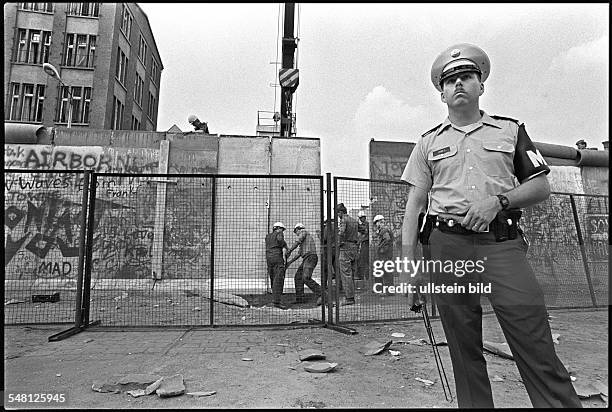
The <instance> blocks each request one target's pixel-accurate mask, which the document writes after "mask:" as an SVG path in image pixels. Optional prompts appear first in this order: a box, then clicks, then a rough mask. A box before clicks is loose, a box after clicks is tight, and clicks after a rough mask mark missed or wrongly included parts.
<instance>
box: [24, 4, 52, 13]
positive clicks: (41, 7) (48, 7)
mask: <svg viewBox="0 0 612 412" xmlns="http://www.w3.org/2000/svg"><path fill="white" fill-rule="evenodd" d="M19 9H21V10H29V11H45V12H48V13H52V12H53V3H19Z"/></svg>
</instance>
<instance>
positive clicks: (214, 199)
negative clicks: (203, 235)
mask: <svg viewBox="0 0 612 412" xmlns="http://www.w3.org/2000/svg"><path fill="white" fill-rule="evenodd" d="M211 197H212V199H211V206H210V209H211V211H210V216H211V217H210V221H211V225H210V326H214V324H215V314H214V310H215V301H214V300H213V298H214V293H215V225H216V222H215V210H216V203H217V178H216V177H214V176H213V177H212V196H211Z"/></svg>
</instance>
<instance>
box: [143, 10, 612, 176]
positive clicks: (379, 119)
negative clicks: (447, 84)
mask: <svg viewBox="0 0 612 412" xmlns="http://www.w3.org/2000/svg"><path fill="white" fill-rule="evenodd" d="M139 5H140V7H141V8H142V10H143V11H144V12H145V13H146V14H147V16H148V18H149V22H150V24H151V28H152V31H153V34H154V36H155V41H156V44H157V48H158V50H159V53H160V56H161V59H162V62H163V65H164V69H163V71H162V79H161V88H160V98H159V113H158V122H157V129H158V130H159V131H165V130H168V129H169V128H170V127H171V126H172V125H174V124H176V125H177V126H178V127H179V128H180V129H181V130H183V131H191V130H193V127H192V126H191V125H190V124H189V123H188V121H187V117H188V116H189V115H190V114H195V115H196V116H198V118H199V119H200V120H202V121H205V122H207V123H208V128H209V130H210V132H211V133H215V134H217V133H219V134H236V135H251V136H254V135H255V129H256V126H257V112H258V111H270V112H273V111H279V110H280V97H279V94H280V88H277V87H273V86H272V85H274V84H277V83H278V68H280V67H281V66H280V65H278V66H276V65H275V64H274V62H279V63H280V61H281V38H282V36H283V20H282V19H283V12H284V5H283V4H282V3H242V4H238V3H234V4H232V3H223V4H213V3H139ZM295 19H296V28H295V36H296V37H298V38H299V41H298V48H297V53H296V66H295V67H296V68H298V69H299V71H300V83H299V87H298V89H297V91H296V93H295V94H294V105H293V112H294V113H295V115H296V127H297V135H298V136H299V137H316V138H319V139H320V141H321V172H322V173H326V172H331V173H333V174H334V175H337V176H352V177H363V178H367V177H369V166H368V145H369V142H370V140H371V139H375V140H377V141H400V142H401V141H404V142H416V141H417V140H418V139H419V138H420V135H421V134H422V133H424V132H425V131H427V130H429V129H430V128H432V127H433V126H435V125H437V124H439V123H440V122H442V121H443V120H444V118H445V117H446V116H447V114H448V113H447V109H446V106H445V105H444V104H443V103H442V102H441V101H440V95H439V92H438V91H437V90H436V89H435V88H434V86H433V84H432V83H431V80H430V70H431V65H432V63H433V61H434V60H435V58H436V57H437V55H438V54H439V53H440V52H442V51H443V50H445V49H446V48H448V47H450V46H451V45H454V44H457V43H472V44H475V45H478V46H479V47H481V48H482V49H483V50H484V51H485V52H486V53H487V55H488V56H489V59H490V61H491V74H490V76H489V78H488V79H487V80H486V82H485V93H484V94H483V95H482V96H481V98H480V108H481V109H482V110H484V111H485V112H487V113H488V114H496V115H501V116H507V117H512V118H515V119H518V120H520V121H522V122H524V123H525V126H526V129H527V132H528V133H529V135H530V136H531V139H532V140H534V141H538V142H545V143H555V144H562V145H567V146H572V147H575V146H574V144H575V142H576V141H577V140H578V139H585V140H586V141H587V143H588V145H589V147H597V148H598V149H599V150H602V149H603V145H602V142H603V141H605V140H608V128H609V123H608V122H609V119H608V111H609V100H608V97H609V51H608V49H609V24H610V21H609V5H608V4H606V3H580V4H567V3H560V4H555V3H542V4H529V3H517V4H512V3H507V4H493V3H490V4H485V3H474V4H469V3H446V4H444V3H436V4H430V3H427V4H418V3H414V4H402V3H385V4H378V3H377V4H374V3H372V4H368V3H336V4H327V3H296V16H295Z"/></svg>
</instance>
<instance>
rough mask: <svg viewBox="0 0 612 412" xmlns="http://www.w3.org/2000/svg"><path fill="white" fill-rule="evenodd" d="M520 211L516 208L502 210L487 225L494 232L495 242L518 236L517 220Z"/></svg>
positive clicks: (519, 216)
mask: <svg viewBox="0 0 612 412" xmlns="http://www.w3.org/2000/svg"><path fill="white" fill-rule="evenodd" d="M521 215H522V212H521V211H520V210H518V209H509V210H502V211H500V212H499V213H497V216H495V219H493V221H492V222H491V224H490V225H489V226H490V228H491V230H492V231H493V233H494V234H495V241H496V242H504V241H506V240H513V239H516V238H517V236H518V221H519V219H520V218H521Z"/></svg>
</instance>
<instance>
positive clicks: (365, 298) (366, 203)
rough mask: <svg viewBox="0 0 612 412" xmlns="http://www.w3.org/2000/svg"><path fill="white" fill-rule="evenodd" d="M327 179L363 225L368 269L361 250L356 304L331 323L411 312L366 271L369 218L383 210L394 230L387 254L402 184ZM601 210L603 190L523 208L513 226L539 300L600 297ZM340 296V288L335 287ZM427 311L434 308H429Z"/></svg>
mask: <svg viewBox="0 0 612 412" xmlns="http://www.w3.org/2000/svg"><path fill="white" fill-rule="evenodd" d="M334 181H335V184H334V186H335V191H336V196H337V198H336V202H335V203H336V204H338V203H343V204H344V205H345V206H346V208H347V210H348V214H349V215H350V216H352V217H353V218H355V219H358V213H359V211H364V212H365V215H366V219H367V222H368V226H369V229H370V234H369V244H368V243H362V245H364V247H367V248H368V250H369V264H368V265H367V268H368V270H364V263H363V262H364V259H363V256H364V255H363V254H361V260H360V262H359V263H358V264H359V267H358V268H357V270H356V272H357V273H356V278H357V279H359V278H360V277H363V278H365V279H366V280H364V281H357V282H356V284H357V285H359V286H361V288H360V290H358V292H357V294H356V304H355V305H350V306H340V307H339V309H338V311H337V313H336V319H337V320H338V322H354V321H364V320H391V319H404V318H410V317H412V316H414V314H413V313H412V312H410V311H409V300H408V299H407V298H406V297H405V296H404V294H402V293H393V294H391V295H390V296H384V294H381V293H376V292H375V291H373V282H382V281H383V280H382V278H376V277H373V276H372V273H373V271H374V268H373V263H374V261H375V260H376V259H377V258H378V256H377V242H378V240H377V235H376V230H375V229H374V225H373V224H372V220H373V218H374V216H376V215H379V214H380V215H383V216H384V217H385V220H386V226H387V227H388V228H389V229H391V231H392V233H393V236H394V250H393V255H392V259H395V258H396V257H398V256H401V226H402V220H403V216H404V209H405V201H406V198H407V194H408V188H407V185H405V184H403V183H401V182H393V181H377V180H366V179H351V178H335V179H334ZM607 210H608V197H607V196H599V195H570V194H563V193H552V194H551V196H550V197H549V198H548V199H547V200H546V201H544V202H542V203H540V204H537V205H535V206H532V207H529V208H527V209H525V210H524V213H523V217H522V219H521V227H522V228H523V230H524V231H525V234H526V237H527V239H528V240H529V242H530V246H529V249H528V255H527V258H528V261H529V263H530V265H531V266H532V268H533V270H534V272H535V274H536V277H537V279H538V282H539V283H540V286H541V287H542V290H543V292H544V297H545V301H546V305H547V307H549V308H572V307H591V306H605V305H607V304H608V288H609V280H608V253H609V252H608V215H607ZM581 241H582V244H581ZM418 249H420V248H418ZM419 257H422V256H419ZM387 259H388V258H387ZM337 268H338V266H337V265H336V270H337ZM368 275H369V276H370V277H369V278H368V277H367V276H368ZM402 282H409V279H407V278H406V276H405V275H402V274H399V273H394V277H393V284H394V285H398V284H400V283H402ZM340 295H341V296H342V295H343V292H342V291H341V292H340ZM431 303H432V302H430V304H431ZM481 304H482V306H483V311H484V312H492V307H491V305H490V303H489V301H488V299H487V298H486V297H485V296H484V295H483V296H482V299H481ZM432 313H436V312H435V310H434V308H432Z"/></svg>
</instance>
